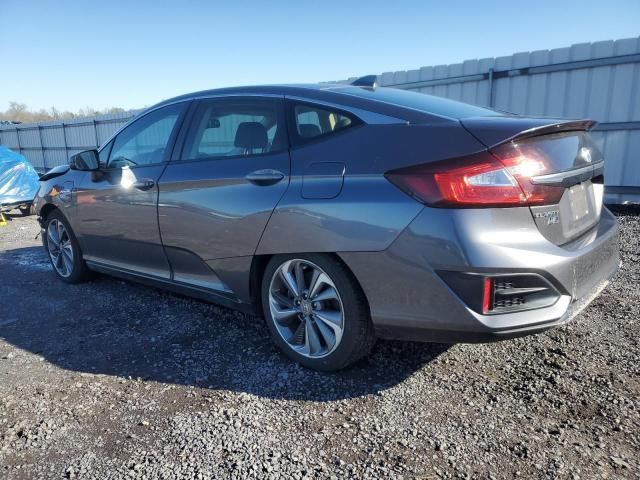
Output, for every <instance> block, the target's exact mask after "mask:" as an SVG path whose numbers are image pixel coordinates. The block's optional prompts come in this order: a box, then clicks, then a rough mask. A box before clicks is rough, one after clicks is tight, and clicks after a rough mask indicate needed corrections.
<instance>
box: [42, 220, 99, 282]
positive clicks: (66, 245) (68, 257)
mask: <svg viewBox="0 0 640 480" xmlns="http://www.w3.org/2000/svg"><path fill="white" fill-rule="evenodd" d="M43 243H44V247H45V249H46V250H47V253H48V254H49V260H51V265H52V266H53V271H54V272H55V273H56V275H57V276H58V278H60V279H61V280H63V281H65V282H67V283H79V282H83V281H85V280H88V279H89V278H90V276H91V275H90V274H91V272H90V271H89V269H88V268H87V264H86V263H85V262H84V260H83V259H82V252H81V251H80V245H79V244H78V240H77V239H76V237H75V235H74V234H73V231H72V230H71V227H70V226H69V223H68V222H67V220H66V219H65V218H64V216H63V215H62V214H61V213H60V212H59V211H57V210H56V211H54V212H52V213H51V214H50V215H49V216H48V217H47V220H46V222H45V232H44V236H43Z"/></svg>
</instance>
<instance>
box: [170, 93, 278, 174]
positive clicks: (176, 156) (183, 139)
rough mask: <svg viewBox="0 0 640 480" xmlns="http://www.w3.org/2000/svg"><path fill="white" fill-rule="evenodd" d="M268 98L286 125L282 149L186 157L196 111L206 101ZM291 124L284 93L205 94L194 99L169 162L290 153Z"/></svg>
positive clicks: (258, 156)
mask: <svg viewBox="0 0 640 480" xmlns="http://www.w3.org/2000/svg"><path fill="white" fill-rule="evenodd" d="M256 99H260V100H267V101H271V102H273V103H274V104H275V106H276V114H277V116H278V121H280V122H282V126H283V127H284V135H285V140H284V148H283V149H282V150H278V151H277V152H264V153H255V154H252V155H224V156H223V155H218V156H211V157H200V158H184V149H185V146H186V143H187V136H188V135H189V133H190V132H191V129H192V128H193V127H194V125H195V124H194V122H195V120H196V112H197V111H198V107H199V106H200V105H201V104H202V103H204V102H210V101H225V100H241V101H251V100H256ZM288 130H289V126H288V125H287V119H286V112H285V98H284V96H282V95H270V94H264V95H261V94H247V95H242V94H229V95H212V96H204V97H198V98H196V99H194V100H193V105H192V107H191V109H190V111H189V116H188V118H187V119H186V120H185V122H184V128H182V129H181V132H180V138H178V139H177V140H176V144H175V146H174V151H173V155H172V156H171V159H170V160H169V162H170V163H171V164H172V165H181V164H189V163H195V162H213V161H219V160H226V159H237V158H260V157H266V156H269V155H281V154H283V153H288V152H289V149H290V148H291V143H290V141H289V138H290V136H289V132H288Z"/></svg>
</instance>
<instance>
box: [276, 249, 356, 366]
mask: <svg viewBox="0 0 640 480" xmlns="http://www.w3.org/2000/svg"><path fill="white" fill-rule="evenodd" d="M269 309H270V312H271V318H272V319H273V323H274V325H275V327H276V330H277V331H278V333H279V334H280V336H281V337H282V339H283V340H284V341H285V342H286V343H287V344H288V345H289V347H291V348H292V349H293V350H294V351H296V352H297V353H299V354H300V355H303V356H305V357H308V358H321V357H326V356H327V355H329V354H330V353H332V352H333V351H334V350H335V349H336V348H337V347H338V345H340V341H341V340H342V334H343V331H344V307H343V304H342V300H341V298H340V294H339V292H338V290H337V288H336V286H335V284H334V283H333V281H332V280H331V278H330V277H329V275H327V274H326V273H325V272H324V271H323V270H322V269H321V268H320V267H318V266H317V265H315V264H314V263H312V262H309V261H307V260H301V259H292V260H287V261H286V262H284V263H283V264H282V265H280V267H278V269H277V270H276V271H275V273H274V274H273V277H272V278H271V283H270V285H269Z"/></svg>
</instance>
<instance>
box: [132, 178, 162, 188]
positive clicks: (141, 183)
mask: <svg viewBox="0 0 640 480" xmlns="http://www.w3.org/2000/svg"><path fill="white" fill-rule="evenodd" d="M155 185H156V182H154V181H153V180H151V179H150V178H143V179H142V180H138V181H136V182H134V183H133V185H132V186H133V188H137V189H138V190H143V191H146V190H150V189H152V188H153V187H154V186H155Z"/></svg>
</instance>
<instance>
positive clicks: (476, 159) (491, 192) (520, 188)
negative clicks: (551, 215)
mask: <svg viewBox="0 0 640 480" xmlns="http://www.w3.org/2000/svg"><path fill="white" fill-rule="evenodd" d="M548 170H549V168H548V166H547V163H546V161H545V158H544V157H543V156H542V155H539V154H537V153H536V152H535V149H527V150H523V149H522V147H520V146H518V145H516V144H514V143H508V144H505V145H501V146H500V147H498V148H496V149H493V150H491V151H484V152H480V153H477V154H473V155H470V156H467V157H461V158H456V159H451V160H444V161H441V162H434V163H427V164H423V165H417V166H411V167H406V168H402V169H398V170H394V171H391V172H387V174H386V175H385V176H386V177H387V179H388V180H389V181H391V182H392V183H393V184H394V185H396V186H397V187H399V188H400V189H401V190H403V191H405V192H406V193H408V194H409V195H411V196H413V197H415V198H416V199H417V200H419V201H421V202H423V203H425V204H427V205H430V206H434V207H468V208H478V207H516V206H528V205H547V204H554V203H557V202H559V201H560V197H562V194H563V192H564V189H563V188H562V187H555V186H545V185H536V184H534V183H532V182H531V180H530V179H531V177H534V176H536V175H543V174H545V173H547V172H548Z"/></svg>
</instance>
